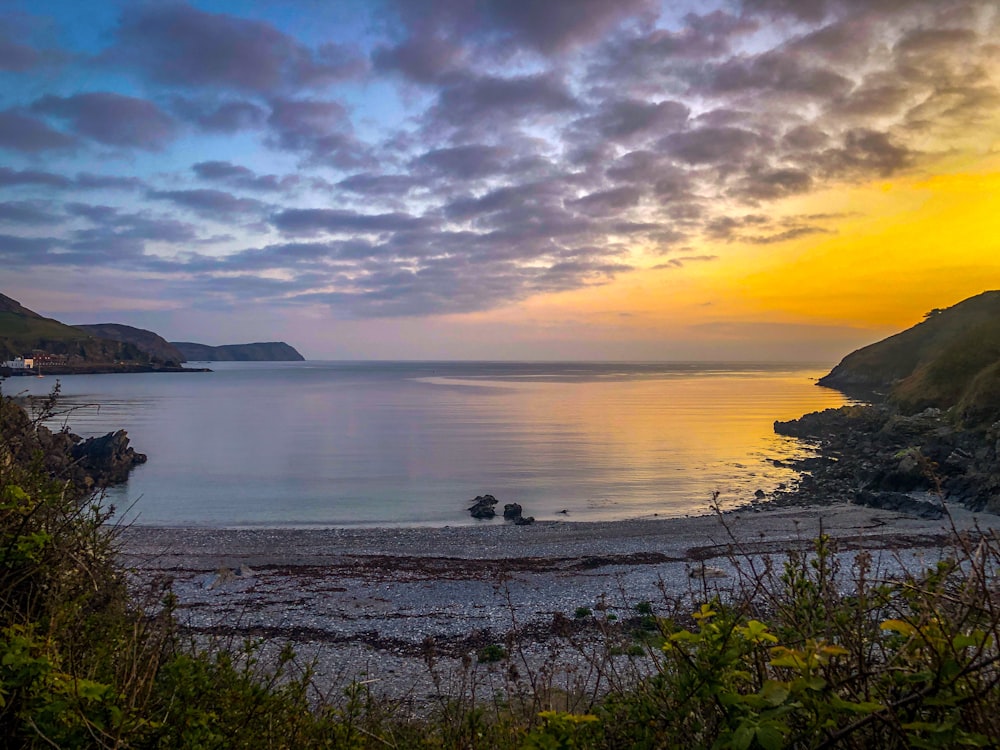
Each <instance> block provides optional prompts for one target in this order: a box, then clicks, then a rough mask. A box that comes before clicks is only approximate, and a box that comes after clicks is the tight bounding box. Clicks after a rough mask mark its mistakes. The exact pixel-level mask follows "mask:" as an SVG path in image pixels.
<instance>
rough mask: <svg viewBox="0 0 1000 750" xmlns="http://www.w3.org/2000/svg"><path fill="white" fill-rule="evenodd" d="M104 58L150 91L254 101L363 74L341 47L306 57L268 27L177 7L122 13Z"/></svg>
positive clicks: (306, 51)
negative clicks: (151, 84)
mask: <svg viewBox="0 0 1000 750" xmlns="http://www.w3.org/2000/svg"><path fill="white" fill-rule="evenodd" d="M105 58H106V60H107V61H108V62H109V63H112V64H114V65H116V66H121V65H127V66H130V67H134V68H135V69H138V70H139V71H141V72H142V73H143V74H144V75H145V76H146V77H147V78H149V79H150V80H153V81H156V82H157V83H162V84H168V85H172V86H183V87H189V88H205V87H208V88H216V89H230V90H235V91H242V92H252V93H259V94H273V93H277V92H281V91H289V90H298V89H301V88H303V87H306V88H308V87H324V86H328V85H330V84H331V83H334V82H337V81H343V80H345V79H349V78H354V77H357V76H359V75H361V74H362V73H363V72H364V70H365V62H364V58H363V57H362V56H361V55H360V54H359V53H358V52H356V51H354V50H352V49H350V48H348V47H344V46H342V45H337V44H325V45H321V46H320V47H318V48H315V49H311V48H309V47H307V46H305V45H303V44H301V43H300V42H298V41H297V40H296V39H294V38H293V37H291V36H288V35H287V34H285V33H283V32H282V31H279V30H278V29H277V28H275V27H274V26H272V25H271V24H268V23H265V22H262V21H257V20H252V19H247V18H239V17H237V16H232V15H226V14H223V13H207V12H204V11H201V10H198V9H197V8H193V7H191V6H190V5H188V4H187V3H177V2H170V3H163V4H143V5H139V6H138V7H135V6H131V7H127V8H126V10H125V12H124V13H123V14H122V19H121V24H120V26H119V28H118V32H117V43H116V44H115V45H114V46H113V47H112V48H111V49H110V50H109V51H108V52H107V53H106V55H105Z"/></svg>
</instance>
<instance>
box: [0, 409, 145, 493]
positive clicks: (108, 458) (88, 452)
mask: <svg viewBox="0 0 1000 750" xmlns="http://www.w3.org/2000/svg"><path fill="white" fill-rule="evenodd" d="M0 459H2V460H4V461H10V462H12V463H15V464H19V465H22V466H28V465H30V464H31V463H32V462H34V461H40V462H41V467H42V468H43V470H44V471H45V472H46V473H47V474H49V476H51V477H53V478H54V479H58V480H60V481H64V482H69V484H70V485H71V486H73V487H74V488H76V489H77V490H78V491H80V492H88V491H90V490H92V489H95V488H101V487H108V486H110V485H114V484H120V483H121V482H124V481H125V480H127V479H128V475H129V472H130V471H131V470H132V469H133V468H134V467H135V466H137V465H139V464H142V463H145V461H146V456H145V455H144V454H142V453H137V452H136V451H135V450H133V449H132V448H131V447H130V446H129V439H128V435H127V433H126V432H125V431H124V430H118V431H117V432H113V433H108V434H107V435H103V436H101V437H96V438H88V439H87V440H83V439H82V438H81V437H80V436H79V435H74V434H73V433H71V432H69V431H68V430H59V431H52V430H50V429H49V428H47V427H46V426H45V425H42V424H39V423H38V422H37V421H36V420H33V419H32V418H30V417H29V416H28V414H27V412H25V410H24V409H22V408H21V407H20V406H18V405H17V404H15V403H14V402H13V401H12V400H11V399H10V398H0Z"/></svg>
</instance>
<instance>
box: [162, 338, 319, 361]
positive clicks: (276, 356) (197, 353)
mask: <svg viewBox="0 0 1000 750" xmlns="http://www.w3.org/2000/svg"><path fill="white" fill-rule="evenodd" d="M170 343H171V344H172V345H173V346H175V347H177V349H179V350H180V352H181V354H183V355H184V359H185V360H187V361H189V362H302V361H304V360H305V357H303V356H302V355H301V354H299V353H298V352H297V351H296V350H295V348H294V347H291V346H289V345H288V344H286V343H285V342H284V341H264V342H258V343H254V344H227V345H225V346H207V345H206V344H195V343H193V342H190V341H171V342H170Z"/></svg>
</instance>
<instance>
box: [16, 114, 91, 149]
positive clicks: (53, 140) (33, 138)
mask: <svg viewBox="0 0 1000 750" xmlns="http://www.w3.org/2000/svg"><path fill="white" fill-rule="evenodd" d="M76 145H77V140H76V138H73V137H72V136H69V135H66V134H65V133H61V132H59V131H58V130H53V129H52V128H50V127H49V126H48V125H47V124H45V123H44V122H43V121H42V120H39V119H38V118H37V117H32V116H30V115H27V114H24V113H23V112H18V111H16V110H11V109H8V110H5V111H3V112H0V148H6V149H10V150H12V151H24V152H26V153H38V152H41V151H50V150H54V149H68V148H73V147H74V146H76Z"/></svg>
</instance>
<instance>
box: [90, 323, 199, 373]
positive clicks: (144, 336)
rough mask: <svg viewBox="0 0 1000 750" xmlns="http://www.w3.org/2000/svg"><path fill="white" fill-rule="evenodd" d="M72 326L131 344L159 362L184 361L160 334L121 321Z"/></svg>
mask: <svg viewBox="0 0 1000 750" xmlns="http://www.w3.org/2000/svg"><path fill="white" fill-rule="evenodd" d="M74 328H79V329H80V330H81V331H84V332H85V333H88V334H90V335H92V336H98V337H100V338H102V339H110V340H112V341H121V342H123V343H126V344H132V345H133V346H135V347H137V348H138V349H139V350H140V351H143V352H145V353H146V354H148V355H149V356H150V357H151V358H152V359H154V360H157V361H159V362H164V363H170V364H176V365H179V364H180V363H181V362H183V361H184V355H183V354H181V352H180V350H179V349H178V348H177V347H175V346H174V345H173V344H171V343H170V342H169V341H167V340H166V339H165V338H163V337H162V336H160V335H158V334H156V333H153V332H152V331H147V330H145V329H144V328H133V327H132V326H127V325H122V324H121V323H92V324H87V325H78V326H74Z"/></svg>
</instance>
